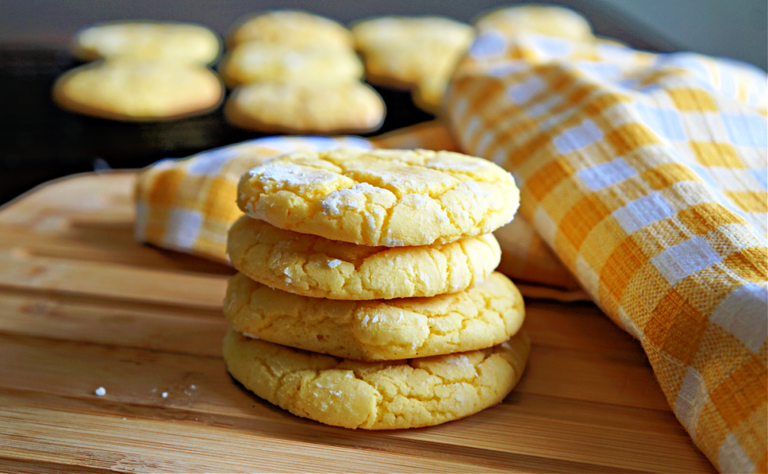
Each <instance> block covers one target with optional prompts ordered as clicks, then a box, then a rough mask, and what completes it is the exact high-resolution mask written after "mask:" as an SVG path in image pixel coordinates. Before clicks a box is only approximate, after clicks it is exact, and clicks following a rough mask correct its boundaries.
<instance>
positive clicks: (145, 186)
mask: <svg viewBox="0 0 768 474" xmlns="http://www.w3.org/2000/svg"><path fill="white" fill-rule="evenodd" d="M344 147H346V148H372V147H373V146H372V145H371V144H370V143H369V142H368V141H367V140H365V139H362V138H355V137H339V138H329V137H269V138H257V139H254V140H250V141H246V142H243V143H239V144H237V145H231V146H227V147H224V148H219V149H216V150H210V151H206V152H203V153H200V154H198V155H195V156H192V157H190V158H186V159H183V160H171V159H168V160H161V161H158V162H157V163H155V164H154V165H152V166H150V167H148V168H147V169H145V170H144V171H143V172H142V173H141V174H140V175H139V177H138V179H137V180H136V187H135V192H134V201H135V203H136V222H135V226H134V232H135V235H136V239H137V240H138V241H140V242H149V243H151V244H153V245H157V246H159V247H163V248H168V249H172V250H177V251H180V252H186V253H191V254H195V255H199V256H201V257H206V258H210V259H213V260H217V261H220V262H228V261H229V260H228V259H227V253H226V251H227V231H228V230H229V226H230V225H232V223H233V222H235V221H236V220H237V218H238V217H240V216H241V215H242V211H240V209H238V207H237V203H236V202H235V201H236V199H237V182H238V181H239V180H240V176H241V175H242V174H243V173H245V172H246V171H248V170H249V169H251V168H253V167H254V166H258V165H259V164H261V163H263V162H264V161H266V160H268V159H270V158H273V157H275V156H278V155H282V154H283V153H288V152H291V151H299V150H313V151H322V150H328V149H333V148H344Z"/></svg>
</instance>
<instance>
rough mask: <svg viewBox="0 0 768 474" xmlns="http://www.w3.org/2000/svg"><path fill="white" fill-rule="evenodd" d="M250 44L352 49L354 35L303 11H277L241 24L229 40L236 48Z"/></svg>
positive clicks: (250, 18) (329, 21)
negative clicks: (267, 43)
mask: <svg viewBox="0 0 768 474" xmlns="http://www.w3.org/2000/svg"><path fill="white" fill-rule="evenodd" d="M247 41H266V42H270V43H281V44H284V45H288V46H293V47H296V48H316V47H322V48H341V49H351V48H352V46H353V44H354V43H353V40H352V33H351V32H350V31H349V30H348V29H347V28H346V27H345V26H343V25H341V24H340V23H338V22H336V21H333V20H331V19H330V18H326V17H323V16H320V15H315V14H312V13H309V12H306V11H301V10H275V11H270V12H265V13H260V14H257V15H254V16H251V17H248V18H246V19H244V20H241V21H240V22H239V24H238V26H236V27H235V28H234V29H233V31H232V32H231V33H230V35H229V37H228V38H227V45H228V46H229V47H234V46H236V45H238V44H240V43H245V42H247Z"/></svg>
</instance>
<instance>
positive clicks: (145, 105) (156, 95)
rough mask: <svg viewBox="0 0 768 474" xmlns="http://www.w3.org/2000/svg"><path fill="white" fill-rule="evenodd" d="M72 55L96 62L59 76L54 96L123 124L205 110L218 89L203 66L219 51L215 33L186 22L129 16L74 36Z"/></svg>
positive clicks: (216, 101)
mask: <svg viewBox="0 0 768 474" xmlns="http://www.w3.org/2000/svg"><path fill="white" fill-rule="evenodd" d="M72 50H73V52H74V53H75V54H76V55H77V56H78V57H80V58H81V59H83V60H86V61H94V62H92V63H89V64H86V65H85V66H81V67H79V68H76V69H73V70H71V71H69V72H67V73H66V74H64V75H63V76H62V77H60V78H59V79H58V80H57V81H56V84H55V85H54V89H53V97H54V99H55V100H56V102H57V103H58V104H59V105H61V106H62V107H63V108H65V109H68V110H71V111H73V112H78V113H82V114H86V115H93V116H96V117H102V118H108V119H113V120H124V121H161V120H175V119H179V118H182V117H188V116H192V115H199V114H204V113H207V112H211V111H213V110H215V109H216V108H217V107H218V106H219V105H220V104H221V102H222V99H223V97H224V88H223V86H222V83H221V80H220V79H219V78H218V76H217V75H216V74H215V73H214V72H213V71H211V70H210V69H208V68H207V67H206V66H207V65H209V64H211V63H212V62H214V61H215V60H216V58H218V56H219V53H220V52H221V42H220V41H219V37H218V36H217V35H216V33H214V32H213V31H211V30H210V29H208V28H206V27H204V26H201V25H195V24H190V23H176V22H148V21H127V22H114V23H106V24H102V25H96V26H91V27H88V28H85V29H83V30H81V31H79V32H78V33H77V34H75V36H74V38H73V41H72Z"/></svg>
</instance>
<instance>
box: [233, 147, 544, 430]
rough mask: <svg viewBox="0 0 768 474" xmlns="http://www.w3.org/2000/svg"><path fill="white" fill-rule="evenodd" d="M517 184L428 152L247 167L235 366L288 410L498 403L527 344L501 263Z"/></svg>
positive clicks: (433, 416)
mask: <svg viewBox="0 0 768 474" xmlns="http://www.w3.org/2000/svg"><path fill="white" fill-rule="evenodd" d="M518 196H519V194H518V190H517V188H516V187H515V184H514V180H513V179H512V177H511V176H510V175H509V174H508V173H506V172H505V171H504V170H502V169H501V168H499V167H498V166H496V165H494V164H493V163H490V162H488V161H486V160H482V159H479V158H474V157H469V156H465V155H461V154H458V153H452V152H434V151H427V150H414V151H405V150H352V149H341V150H334V151H326V152H319V153H318V152H296V153H290V154H287V155H283V156H281V157H278V158H276V159H274V160H272V161H270V162H268V163H266V164H263V165H261V166H258V167H256V168H253V169H252V170H250V171H249V172H247V173H246V174H244V175H243V177H242V178H241V180H240V183H239V187H238V205H239V206H240V208H241V209H242V210H243V211H244V212H246V215H244V216H243V217H241V218H240V219H239V220H238V221H237V222H236V223H235V224H234V225H233V227H232V228H231V230H230V233H229V238H228V246H227V247H228V252H229V255H230V259H231V261H232V264H233V265H234V266H235V268H236V269H237V270H239V271H240V273H239V274H237V275H236V276H234V277H233V278H232V280H231V281H230V283H229V286H228V289H227V296H226V300H225V303H224V313H225V316H226V318H227V321H228V322H229V323H230V324H231V326H232V329H230V331H229V332H228V334H227V336H226V338H225V341H224V359H225V361H226V363H227V366H228V369H229V371H230V373H231V374H232V375H233V376H234V377H235V378H236V379H237V380H239V381H240V382H241V383H242V384H243V385H244V386H245V387H246V388H248V389H249V390H252V391H253V392H254V393H256V395H258V396H259V397H261V398H264V399H266V400H268V401H269V402H271V403H273V404H276V405H279V406H280V407H281V408H283V409H286V410H288V411H290V412H291V413H293V414H295V415H298V416H302V417H307V418H311V419H313V420H317V421H320V422H322V423H327V424H330V425H336V426H343V427H346V428H364V429H396V428H414V427H420V426H429V425H435V424H439V423H443V422H446V421H450V420H454V419H458V418H462V417H465V416H468V415H471V414H473V413H476V412H478V411H480V410H482V409H484V408H487V407H489V406H492V405H494V404H496V403H499V402H500V401H501V400H502V399H504V397H505V396H506V395H507V394H508V393H509V392H510V391H511V390H512V388H513V387H514V386H515V384H516V383H517V381H518V380H519V378H520V376H521V374H522V372H523V369H524V367H525V363H526V360H527V356H528V352H529V348H530V342H529V339H528V337H527V335H526V334H525V333H524V332H523V331H521V330H520V328H521V325H522V322H523V318H524V307H523V300H522V297H521V296H520V293H519V292H518V291H517V289H516V288H515V286H514V285H513V284H512V283H511V282H510V281H509V280H508V279H506V277H504V276H502V275H501V274H499V273H494V272H493V269H494V268H495V266H496V265H497V264H498V262H499V258H500V249H499V246H498V243H497V242H496V240H495V239H494V238H493V236H492V235H491V232H492V231H493V230H495V229H496V228H498V227H500V226H501V225H503V224H505V223H506V222H508V221H510V220H511V219H512V217H513V215H514V213H515V211H516V209H517V205H518Z"/></svg>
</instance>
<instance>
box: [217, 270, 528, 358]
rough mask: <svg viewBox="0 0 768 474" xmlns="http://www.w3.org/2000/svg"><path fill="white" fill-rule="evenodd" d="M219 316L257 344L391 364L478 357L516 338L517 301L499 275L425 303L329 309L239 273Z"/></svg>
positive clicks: (340, 304) (333, 305)
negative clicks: (260, 341) (466, 355)
mask: <svg viewBox="0 0 768 474" xmlns="http://www.w3.org/2000/svg"><path fill="white" fill-rule="evenodd" d="M224 315H225V316H226V318H227V321H229V323H230V324H231V325H232V326H233V327H234V328H235V329H237V330H238V331H240V332H245V333H248V334H251V335H253V336H255V337H257V338H259V339H263V340H265V341H269V342H274V343H276V344H283V345H286V346H290V347H295V348H299V349H304V350H308V351H313V352H319V353H322V354H330V355H333V356H336V357H344V358H346V359H356V360H369V361H373V360H397V359H410V358H413V357H426V356H433V355H441V354H452V353H455V352H465V351H471V350H476V349H485V348H486V347H491V346H494V345H496V344H500V343H502V342H504V341H506V340H507V339H509V337H510V336H512V335H514V334H515V333H517V331H518V330H519V329H520V326H521V325H522V324H523V318H524V317H525V309H524V306H523V297H522V296H521V295H520V292H519V291H518V290H517V288H516V287H515V285H513V284H512V282H511V281H509V280H508V279H507V277H505V276H504V275H502V274H501V273H493V274H491V275H490V276H489V277H488V278H486V279H485V280H483V281H481V282H479V283H477V285H475V286H473V287H471V288H469V289H467V290H464V291H460V292H458V293H448V294H443V295H440V296H433V297H431V298H395V299H392V300H368V301H337V300H330V299H326V298H309V297H306V296H299V295H295V294H293V293H288V292H285V291H280V290H275V289H272V288H270V287H268V286H266V285H262V284H260V283H257V282H255V281H253V280H251V279H250V278H248V277H247V276H245V275H243V274H242V273H238V274H237V275H235V276H234V277H233V278H232V279H231V280H230V282H229V285H228V287H227V296H226V298H225V300H224Z"/></svg>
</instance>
